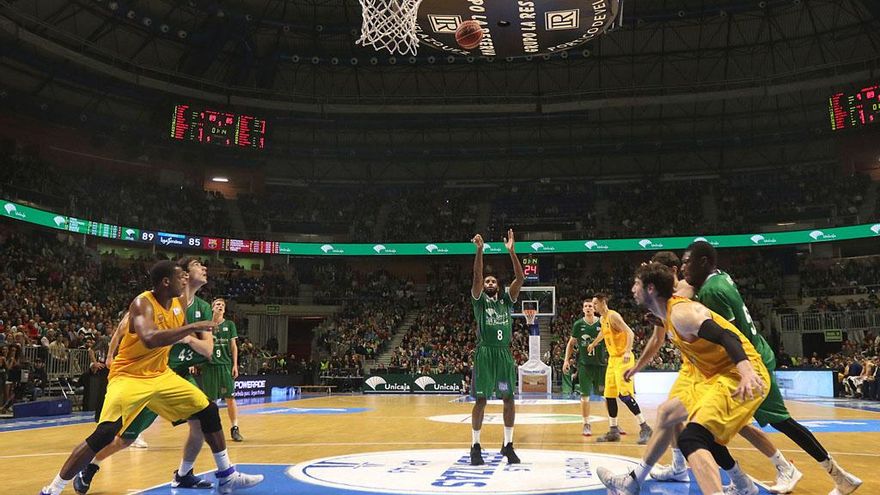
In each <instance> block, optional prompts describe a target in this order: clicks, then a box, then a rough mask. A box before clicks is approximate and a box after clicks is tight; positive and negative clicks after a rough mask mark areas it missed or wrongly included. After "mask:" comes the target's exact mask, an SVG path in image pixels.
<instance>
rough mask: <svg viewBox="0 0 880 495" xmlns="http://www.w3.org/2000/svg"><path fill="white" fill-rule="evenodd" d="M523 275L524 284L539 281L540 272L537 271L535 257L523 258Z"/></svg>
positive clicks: (536, 259)
mask: <svg viewBox="0 0 880 495" xmlns="http://www.w3.org/2000/svg"><path fill="white" fill-rule="evenodd" d="M522 264H523V275H525V276H526V282H538V281H540V279H541V277H540V272H539V270H538V258H537V257H536V256H524V257H523V259H522Z"/></svg>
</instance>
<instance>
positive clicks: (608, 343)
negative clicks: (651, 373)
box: [600, 309, 636, 399]
mask: <svg viewBox="0 0 880 495" xmlns="http://www.w3.org/2000/svg"><path fill="white" fill-rule="evenodd" d="M612 315H617V316H618V317H620V313H618V312H617V311H614V310H611V309H609V310H608V312H606V313H605V314H604V315H603V316H602V318H601V320H600V321H601V322H602V335H603V336H604V339H603V342H605V347H606V348H607V349H608V369H606V370H605V392H604V394H603V395H604V396H605V397H606V398H608V399H611V398H614V397H617V396H618V395H634V394H635V384H634V383H633V382H632V381H626V380H624V379H623V373H624V372H625V371H626V370H628V369H630V368H632V367H633V366H635V365H636V363H635V359H634V358H633V357H632V356H631V357H630V360H629V362H628V363H624V362H623V355H624V353H625V352H626V340H627V335H626V331H617V330H615V329H614V325H612V324H611V317H612ZM621 318H622V317H621Z"/></svg>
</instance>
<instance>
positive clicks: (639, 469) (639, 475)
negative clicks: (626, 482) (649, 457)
mask: <svg viewBox="0 0 880 495" xmlns="http://www.w3.org/2000/svg"><path fill="white" fill-rule="evenodd" d="M653 467H654V466H653V465H650V466H649V465H648V464H646V463H645V461H641V462H639V465H638V466H636V467H635V469H633V471H632V477H633V478H635V480H636V484H637V485H639V486H642V484H643V483H644V482H645V479H647V478H648V475H649V474H651V469H652V468H653Z"/></svg>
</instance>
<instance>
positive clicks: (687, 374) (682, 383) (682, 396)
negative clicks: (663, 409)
mask: <svg viewBox="0 0 880 495" xmlns="http://www.w3.org/2000/svg"><path fill="white" fill-rule="evenodd" d="M699 373H700V372H699V371H697V369H696V368H694V365H692V364H691V363H690V361H687V360H684V361H682V363H681V369H680V370H679V371H678V378H676V379H675V383H673V384H672V388H671V389H669V398H670V399H678V400H680V401H681V403H682V404H684V408H685V409H687V410H688V411H690V410H691V408H692V407H693V404H692V403H691V402H692V399H693V397H694V387H695V386H696V385H697V383H699V382H700V379H701V378H702V377H701V375H700V374H699Z"/></svg>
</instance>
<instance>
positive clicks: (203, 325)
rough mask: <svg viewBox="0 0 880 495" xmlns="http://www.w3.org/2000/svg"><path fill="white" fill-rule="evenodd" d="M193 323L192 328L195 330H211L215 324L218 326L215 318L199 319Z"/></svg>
mask: <svg viewBox="0 0 880 495" xmlns="http://www.w3.org/2000/svg"><path fill="white" fill-rule="evenodd" d="M191 325H192V329H193V331H194V332H204V331H211V329H213V328H214V327H215V326H217V323H215V322H214V321H213V320H208V321H197V322H195V323H192V324H191Z"/></svg>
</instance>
